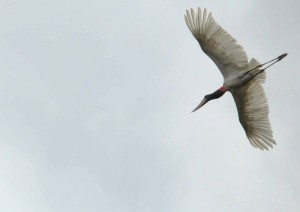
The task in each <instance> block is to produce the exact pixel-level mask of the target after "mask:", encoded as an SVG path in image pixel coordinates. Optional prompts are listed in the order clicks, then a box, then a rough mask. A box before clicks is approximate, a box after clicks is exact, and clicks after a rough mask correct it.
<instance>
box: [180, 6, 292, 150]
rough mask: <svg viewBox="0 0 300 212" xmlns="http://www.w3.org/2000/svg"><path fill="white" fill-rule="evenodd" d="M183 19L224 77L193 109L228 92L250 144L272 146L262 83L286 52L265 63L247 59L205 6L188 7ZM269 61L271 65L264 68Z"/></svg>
mask: <svg viewBox="0 0 300 212" xmlns="http://www.w3.org/2000/svg"><path fill="white" fill-rule="evenodd" d="M184 18H185V21H186V24H187V26H188V28H189V29H190V31H191V32H192V34H193V35H194V37H195V38H196V40H197V41H198V42H199V44H200V47H201V48H202V50H203V51H204V53H206V54H207V55H208V56H209V57H210V58H211V59H212V60H213V61H214V63H215V64H216V65H217V67H218V68H219V69H220V71H221V73H222V75H223V77H224V83H223V86H222V87H221V88H219V89H218V90H216V91H215V92H214V93H212V94H209V95H206V96H205V97H204V99H203V100H202V101H201V103H200V104H199V105H198V106H197V107H196V108H195V109H194V110H193V112H194V111H196V110H198V109H199V108H201V107H202V106H203V105H204V104H206V103H207V102H208V101H210V100H212V99H216V98H219V97H221V96H222V95H223V94H224V93H225V92H226V91H229V92H231V94H232V96H233V98H234V101H235V104H236V107H237V111H238V114H239V120H240V123H241V125H242V126H243V128H244V130H245V132H246V135H247V137H248V139H249V141H250V143H251V144H252V146H253V147H255V148H259V149H261V150H264V149H266V150H268V147H271V148H273V144H276V142H275V140H274V139H273V132H272V129H271V125H270V121H269V109H268V103H267V98H266V95H265V93H264V90H263V87H262V85H261V84H262V83H264V81H265V79H266V73H265V71H264V70H265V69H266V68H268V67H270V66H271V65H273V64H274V63H276V62H278V61H280V60H281V59H282V58H284V57H285V56H287V54H286V53H285V54H282V55H280V56H279V57H277V58H275V59H273V60H271V61H269V62H266V63H264V64H260V63H259V62H258V61H257V60H256V59H254V58H253V59H251V60H250V62H248V58H247V55H246V53H245V51H244V50H243V47H242V46H240V45H239V44H237V42H236V40H235V39H234V38H233V37H232V36H231V35H229V34H228V33H227V32H226V31H225V30H223V29H222V28H221V26H220V25H218V24H217V23H216V22H215V20H214V19H213V17H212V14H211V12H210V13H209V14H207V11H206V9H204V11H203V13H201V9H200V8H198V11H197V12H196V13H195V12H194V10H193V9H191V12H189V11H188V10H187V11H186V15H185V16H184ZM271 62H273V63H271ZM269 63H271V64H270V65H268V66H267V67H265V68H263V66H264V65H266V64H269Z"/></svg>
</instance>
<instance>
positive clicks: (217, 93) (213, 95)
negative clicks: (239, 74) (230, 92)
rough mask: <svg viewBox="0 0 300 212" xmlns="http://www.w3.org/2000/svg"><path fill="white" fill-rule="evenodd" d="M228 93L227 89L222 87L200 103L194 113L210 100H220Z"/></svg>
mask: <svg viewBox="0 0 300 212" xmlns="http://www.w3.org/2000/svg"><path fill="white" fill-rule="evenodd" d="M226 91H227V89H226V88H225V87H224V86H222V87H221V88H219V89H218V90H216V91H215V92H213V93H211V94H208V95H206V96H204V98H203V100H202V101H201V102H200V104H199V105H198V106H197V107H196V108H195V109H194V110H193V111H192V112H195V111H196V110H198V109H199V108H201V107H202V106H203V105H205V104H206V103H207V102H209V101H210V100H212V99H217V98H220V97H221V96H223V94H224V93H225V92H226Z"/></svg>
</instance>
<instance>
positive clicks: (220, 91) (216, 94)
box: [206, 86, 227, 100]
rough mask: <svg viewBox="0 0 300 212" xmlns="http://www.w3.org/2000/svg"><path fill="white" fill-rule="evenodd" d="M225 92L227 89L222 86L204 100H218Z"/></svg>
mask: <svg viewBox="0 0 300 212" xmlns="http://www.w3.org/2000/svg"><path fill="white" fill-rule="evenodd" d="M226 91H227V89H226V88H225V87H224V86H222V87H221V88H219V89H218V90H216V91H215V92H213V93H212V94H209V95H207V96H206V98H207V99H208V100H212V99H218V98H220V97H221V96H223V95H224V93H225V92H226Z"/></svg>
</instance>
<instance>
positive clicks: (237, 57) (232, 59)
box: [184, 8, 248, 79]
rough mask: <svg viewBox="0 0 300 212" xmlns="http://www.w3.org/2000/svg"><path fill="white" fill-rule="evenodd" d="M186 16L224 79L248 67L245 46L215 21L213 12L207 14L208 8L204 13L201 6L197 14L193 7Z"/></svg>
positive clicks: (190, 26)
mask: <svg viewBox="0 0 300 212" xmlns="http://www.w3.org/2000/svg"><path fill="white" fill-rule="evenodd" d="M184 18H185V21H186V24H187V26H188V27H189V29H190V31H191V32H192V34H193V35H194V37H195V38H196V39H197V41H198V42H199V44H200V46H201V48H202V50H203V51H204V52H205V53H206V54H207V55H208V56H209V57H210V58H211V59H212V60H213V61H214V62H215V64H216V65H217V66H218V68H219V69H220V71H221V73H222V75H223V77H224V79H225V78H227V77H230V76H233V75H234V76H236V75H238V74H239V72H240V71H241V70H246V69H248V58H247V55H246V53H245V51H244V50H243V47H242V46H240V45H239V44H237V42H236V40H235V39H234V38H233V37H232V36H231V35H229V34H228V33H227V32H226V31H225V30H223V29H222V28H221V26H220V25H218V24H217V23H216V22H215V20H214V19H213V17H212V14H211V12H210V13H209V15H208V16H207V11H206V9H204V11H203V14H202V13H201V9H200V8H198V12H197V13H196V14H195V12H194V10H193V9H191V13H190V12H189V11H188V10H187V11H186V15H185V16H184Z"/></svg>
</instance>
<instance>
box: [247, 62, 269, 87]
mask: <svg viewBox="0 0 300 212" xmlns="http://www.w3.org/2000/svg"><path fill="white" fill-rule="evenodd" d="M259 65H261V64H260V63H259V62H258V61H257V60H256V59H254V58H252V59H251V60H250V62H249V70H251V69H253V68H255V67H257V66H259ZM259 71H260V69H259V68H257V70H254V71H253V73H252V74H253V75H255V74H256V73H257V72H259ZM253 79H254V80H255V81H256V82H258V83H264V82H265V81H266V72H265V71H263V72H261V73H260V74H257V75H256V76H255V77H254V78H253Z"/></svg>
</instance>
